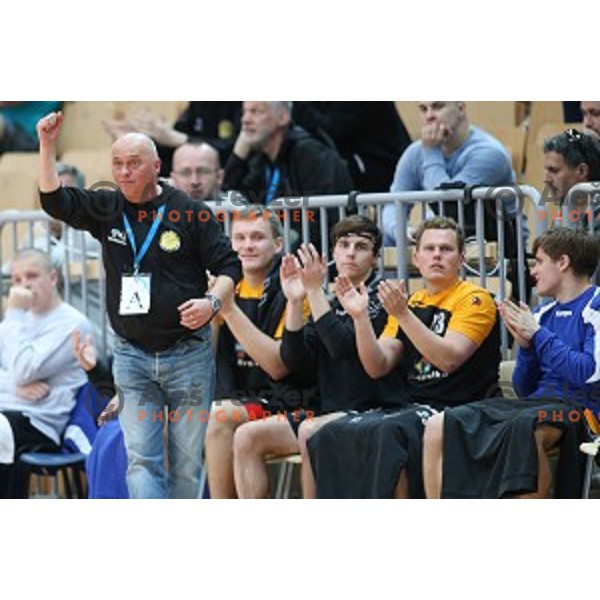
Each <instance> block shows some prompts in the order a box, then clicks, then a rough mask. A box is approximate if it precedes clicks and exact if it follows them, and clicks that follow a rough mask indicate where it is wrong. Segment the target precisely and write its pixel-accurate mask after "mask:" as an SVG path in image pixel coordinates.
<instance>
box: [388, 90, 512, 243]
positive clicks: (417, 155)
mask: <svg viewBox="0 0 600 600" xmlns="http://www.w3.org/2000/svg"><path fill="white" fill-rule="evenodd" d="M419 111H420V113H421V119H422V121H423V128H422V131H421V139H420V140H418V141H416V142H413V143H412V144H411V145H410V146H409V147H408V148H407V149H406V151H405V152H404V154H403V155H402V156H401V158H400V161H399V162H398V166H397V167H396V173H395V175H394V181H393V183H392V186H391V188H390V191H391V192H405V191H421V190H435V189H436V188H438V187H439V186H440V185H442V184H447V183H457V182H462V183H464V184H467V185H489V186H500V185H512V184H514V183H515V174H514V172H513V170H512V166H511V159H510V156H509V154H508V152H507V151H506V149H505V148H504V146H503V145H502V144H501V143H500V142H499V141H498V140H497V139H496V138H494V137H492V136H491V135H489V134H488V133H486V132H485V131H483V130H481V129H479V128H478V127H473V126H472V125H470V124H469V119H468V117H467V111H466V104H465V103H464V102H445V101H439V100H436V101H427V102H420V103H419ZM509 202H510V203H511V206H510V207H509V206H507V209H510V208H512V210H513V213H514V210H515V207H514V202H513V201H512V200H511V199H509ZM508 214H511V213H510V212H509V213H508ZM383 229H384V232H385V235H386V241H387V242H389V243H395V240H396V211H395V207H394V205H392V204H390V205H387V206H386V207H385V208H384V209H383Z"/></svg>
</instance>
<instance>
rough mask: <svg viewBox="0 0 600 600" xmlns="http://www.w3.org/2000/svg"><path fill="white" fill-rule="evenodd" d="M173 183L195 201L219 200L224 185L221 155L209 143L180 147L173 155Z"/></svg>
mask: <svg viewBox="0 0 600 600" xmlns="http://www.w3.org/2000/svg"><path fill="white" fill-rule="evenodd" d="M171 181H172V182H173V185H174V186H175V187H176V188H179V189H180V190H183V191H184V192H185V193H186V194H187V195H188V196H189V197H190V198H193V199H194V200H204V201H214V200H218V199H219V198H220V197H221V184H222V183H223V169H221V163H220V162H219V153H218V152H217V151H216V150H215V148H213V147H212V146H211V145H210V144H207V143H201V144H188V143H186V144H183V145H182V146H179V148H177V150H175V152H174V153H173V170H172V171H171Z"/></svg>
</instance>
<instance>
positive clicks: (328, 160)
mask: <svg viewBox="0 0 600 600" xmlns="http://www.w3.org/2000/svg"><path fill="white" fill-rule="evenodd" d="M291 108H292V103H291V102H250V101H246V102H244V103H243V108H242V130H241V132H240V134H239V136H238V138H237V140H236V142H235V145H234V148H233V153H232V155H231V156H230V157H229V160H228V161H227V164H226V165H225V181H224V184H223V187H224V188H225V189H226V190H231V189H234V190H237V191H239V192H241V193H242V194H244V195H245V196H246V198H247V199H248V200H249V201H250V202H251V203H253V204H263V205H266V206H270V208H273V209H277V208H280V207H285V206H286V205H287V206H298V207H300V206H302V205H303V203H302V198H306V197H308V196H317V195H326V194H344V193H346V192H349V191H350V190H351V189H352V179H351V177H350V174H349V172H348V169H347V167H346V164H345V163H344V161H343V160H342V159H341V157H340V156H339V155H338V153H337V152H336V150H335V149H333V148H331V147H329V146H327V145H325V144H324V143H322V142H320V141H319V140H317V139H315V138H314V137H312V136H311V135H310V134H309V133H308V132H307V131H305V130H304V129H302V128H301V127H298V126H296V125H294V124H293V123H292V121H291ZM278 198H284V199H285V200H284V201H282V202H278V203H277V204H275V203H273V202H274V201H275V200H276V199H278ZM278 212H279V211H278ZM279 216H280V218H285V217H287V218H289V219H290V221H291V223H290V224H291V226H292V228H293V229H295V230H296V231H298V232H299V233H300V232H301V231H302V224H301V222H300V221H301V215H300V211H298V210H294V211H289V212H288V213H287V214H286V215H283V214H281V213H279ZM307 219H308V222H309V232H310V240H311V241H312V242H313V243H315V244H317V245H318V246H319V247H320V244H319V238H320V236H319V211H318V210H317V209H312V210H310V211H307ZM334 220H335V214H332V215H331V217H330V220H329V225H330V226H331V225H333V221H334Z"/></svg>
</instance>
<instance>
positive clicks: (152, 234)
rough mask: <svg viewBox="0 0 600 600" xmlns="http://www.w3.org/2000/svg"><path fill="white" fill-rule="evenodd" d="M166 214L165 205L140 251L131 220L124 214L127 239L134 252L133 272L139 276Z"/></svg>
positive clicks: (159, 211) (161, 208) (159, 210)
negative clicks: (143, 261)
mask: <svg viewBox="0 0 600 600" xmlns="http://www.w3.org/2000/svg"><path fill="white" fill-rule="evenodd" d="M164 213H165V205H164V204H163V205H162V206H161V207H160V208H159V209H158V214H157V215H156V218H155V219H154V222H153V223H152V227H151V228H150V231H149V232H148V234H147V235H146V239H145V240H144V243H143V244H142V247H141V248H140V251H139V252H138V251H137V245H136V243H135V237H134V236H133V230H132V229H131V225H130V224H129V219H128V218H127V215H126V214H125V213H123V226H124V227H125V233H126V234H127V239H128V240H129V244H130V245H131V249H132V250H133V272H134V273H135V274H136V275H137V274H138V273H139V271H140V264H141V262H142V259H143V258H144V256H146V252H148V248H150V244H151V243H152V240H153V239H154V238H155V237H156V232H157V231H158V228H159V226H160V224H161V222H162V218H163V215H164Z"/></svg>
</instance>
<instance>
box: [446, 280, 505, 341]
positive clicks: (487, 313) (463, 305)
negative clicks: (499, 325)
mask: <svg viewBox="0 0 600 600" xmlns="http://www.w3.org/2000/svg"><path fill="white" fill-rule="evenodd" d="M496 319H497V312H496V305H495V304H494V301H493V300H492V297H491V296H490V294H489V293H488V292H486V291H485V290H483V289H476V290H472V291H469V292H468V293H467V294H465V295H464V297H462V298H461V299H460V300H459V301H458V302H457V303H456V306H454V308H453V309H452V317H451V318H450V323H448V331H456V332H458V333H462V335H464V336H466V337H468V338H469V339H470V340H473V341H474V342H475V343H476V344H481V343H483V341H484V340H485V338H486V337H487V336H488V335H489V333H490V331H491V330H492V328H493V327H494V325H495V323H496Z"/></svg>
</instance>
